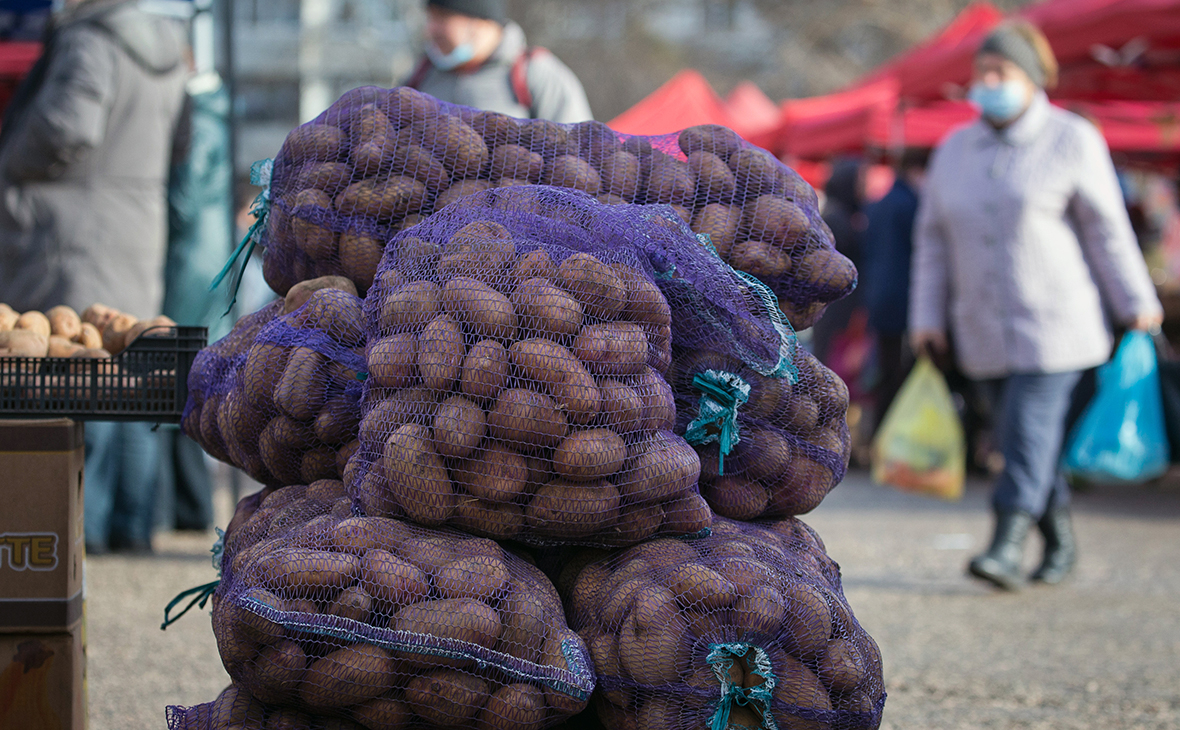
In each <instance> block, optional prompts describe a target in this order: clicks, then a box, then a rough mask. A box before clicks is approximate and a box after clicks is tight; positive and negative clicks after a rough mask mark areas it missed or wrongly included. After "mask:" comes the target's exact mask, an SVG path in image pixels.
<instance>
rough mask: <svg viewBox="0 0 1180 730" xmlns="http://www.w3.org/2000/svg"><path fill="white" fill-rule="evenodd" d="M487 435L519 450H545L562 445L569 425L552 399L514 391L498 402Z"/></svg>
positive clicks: (489, 417)
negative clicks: (489, 434) (522, 448)
mask: <svg viewBox="0 0 1180 730" xmlns="http://www.w3.org/2000/svg"><path fill="white" fill-rule="evenodd" d="M488 431H489V432H490V433H491V435H492V437H493V438H496V439H498V440H500V441H504V442H506V443H508V444H510V445H512V446H514V447H517V448H521V447H524V448H538V447H539V448H546V447H552V446H556V445H557V444H559V443H561V440H562V439H563V438H565V435H566V434H567V433H568V432H569V423H568V421H567V420H566V414H565V413H564V412H563V411H562V410H560V409H559V408H558V407H557V404H556V403H554V402H553V399H551V398H550V397H549V396H547V395H545V394H543V393H538V392H536V391H534V390H529V389H527V388H512V389H510V390H505V391H503V392H502V393H500V396H499V398H497V399H496V405H495V407H494V408H493V409H492V411H491V413H490V414H488ZM518 444H520V445H521V446H517V445H518Z"/></svg>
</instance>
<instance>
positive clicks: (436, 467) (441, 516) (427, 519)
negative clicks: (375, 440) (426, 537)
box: [382, 423, 455, 526]
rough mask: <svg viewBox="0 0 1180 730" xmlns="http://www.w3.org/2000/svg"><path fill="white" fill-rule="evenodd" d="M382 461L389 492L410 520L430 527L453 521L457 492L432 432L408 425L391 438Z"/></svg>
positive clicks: (413, 424) (386, 443)
mask: <svg viewBox="0 0 1180 730" xmlns="http://www.w3.org/2000/svg"><path fill="white" fill-rule="evenodd" d="M382 457H383V461H382V464H383V468H384V472H385V477H386V479H387V480H388V482H389V489H390V492H391V493H392V494H393V496H394V498H395V499H396V500H397V502H398V504H399V505H400V506H401V508H402V509H403V510H405V511H406V514H407V515H409V516H410V518H411V519H413V520H414V521H415V522H418V523H419V524H423V525H427V526H436V525H441V524H443V523H445V522H446V521H447V520H448V519H450V517H451V514H452V513H453V512H454V509H455V492H454V488H453V487H452V485H451V478H450V476H449V475H448V474H447V469H446V466H444V465H443V462H442V458H441V457H440V456H439V454H438V452H437V451H435V448H434V443H433V439H432V438H431V435H430V432H429V430H427V429H426V428H425V427H424V426H420V425H418V424H416V423H407V424H406V425H404V426H402V427H401V428H399V429H398V430H396V431H394V432H393V434H391V435H390V437H389V439H388V440H387V441H386V442H385V448H384V451H383V454H382Z"/></svg>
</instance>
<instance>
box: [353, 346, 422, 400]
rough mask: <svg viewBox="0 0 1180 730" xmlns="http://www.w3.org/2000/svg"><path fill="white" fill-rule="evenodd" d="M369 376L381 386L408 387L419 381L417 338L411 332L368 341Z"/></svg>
mask: <svg viewBox="0 0 1180 730" xmlns="http://www.w3.org/2000/svg"><path fill="white" fill-rule="evenodd" d="M366 360H367V361H368V363H369V378H371V379H372V381H373V384H374V385H377V386H380V387H382V388H408V387H410V386H413V385H416V384H417V383H418V382H419V381H420V377H419V374H418V338H417V337H416V336H414V333H412V332H400V333H398V334H395V335H392V336H390V337H386V338H384V339H381V340H376V341H374V342H371V343H369V351H368V354H367V356H366Z"/></svg>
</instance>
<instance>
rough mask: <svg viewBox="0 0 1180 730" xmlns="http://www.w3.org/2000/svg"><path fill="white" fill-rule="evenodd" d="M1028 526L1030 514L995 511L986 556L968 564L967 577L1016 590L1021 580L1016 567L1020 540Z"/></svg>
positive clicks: (1019, 561) (1026, 534)
mask: <svg viewBox="0 0 1180 730" xmlns="http://www.w3.org/2000/svg"><path fill="white" fill-rule="evenodd" d="M1032 524H1033V518H1032V515H1030V514H1029V513H1027V512H1021V511H1019V510H1013V511H1010V512H997V513H996V535H995V537H993V538H992V545H991V547H990V548H988V549H987V552H986V553H984V554H983V555H979V556H977V557H976V558H975V559H974V560H972V561H971V564H970V565H969V566H968V567H967V569H968V570H969V571H970V572H971V575H974V576H977V577H979V578H983V579H984V580H986V581H990V582H991V583H994V584H995V585H997V586H999V587H1000V588H1003V589H1005V590H1009V591H1015V590H1018V589H1019V588H1020V584H1021V583H1022V582H1023V578H1024V577H1023V575H1022V574H1021V567H1020V563H1021V560H1022V559H1023V557H1024V540H1025V538H1026V537H1028V531H1029V530H1030V529H1031V528H1032Z"/></svg>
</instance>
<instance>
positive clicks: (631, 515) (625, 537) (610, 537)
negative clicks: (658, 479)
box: [603, 502, 664, 545]
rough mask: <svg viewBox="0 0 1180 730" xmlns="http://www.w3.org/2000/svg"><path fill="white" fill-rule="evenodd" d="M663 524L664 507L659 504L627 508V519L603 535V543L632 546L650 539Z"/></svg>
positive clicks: (647, 503) (653, 503) (643, 504)
mask: <svg viewBox="0 0 1180 730" xmlns="http://www.w3.org/2000/svg"><path fill="white" fill-rule="evenodd" d="M663 524H664V506H663V505H662V504H660V503H659V502H646V503H642V504H637V505H632V506H630V507H628V508H627V519H626V520H622V521H620V522H619V523H618V524H616V525H615V526H614V527H613V528H611V530H610V533H609V534H606V535H603V542H605V543H607V544H609V545H634V544H635V543H637V542H642V541H643V540H646V539H648V538H650V537H651V536H652V535H654V534H656V532H657V531H658V530H659V529H660V526H661V525H663Z"/></svg>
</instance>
